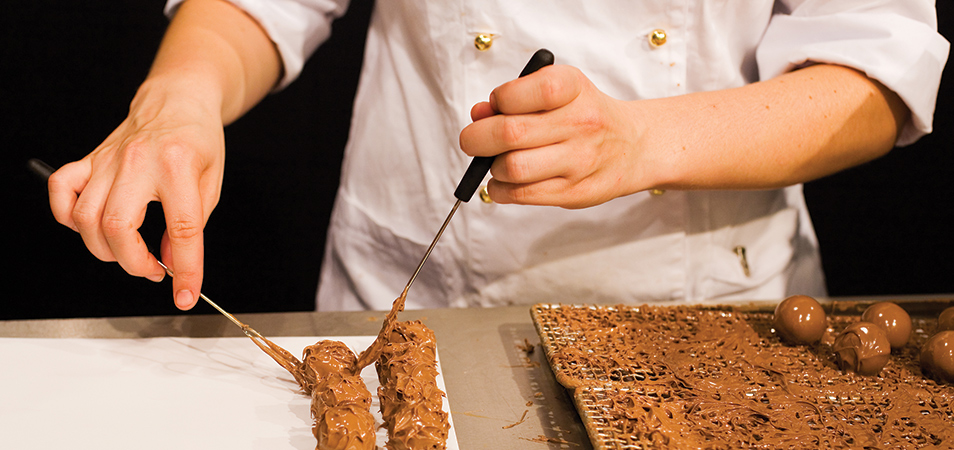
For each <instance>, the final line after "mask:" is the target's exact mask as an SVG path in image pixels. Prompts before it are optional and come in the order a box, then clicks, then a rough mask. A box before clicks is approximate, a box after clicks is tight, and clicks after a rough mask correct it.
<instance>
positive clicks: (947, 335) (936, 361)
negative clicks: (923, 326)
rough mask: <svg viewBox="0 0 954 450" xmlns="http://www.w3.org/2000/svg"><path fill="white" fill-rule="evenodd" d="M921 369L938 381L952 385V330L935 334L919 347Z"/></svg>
mask: <svg viewBox="0 0 954 450" xmlns="http://www.w3.org/2000/svg"><path fill="white" fill-rule="evenodd" d="M921 369H922V370H924V371H925V372H927V373H929V374H931V375H932V376H933V377H934V378H937V379H938V380H940V381H946V382H948V383H954V330H946V331H941V332H940V333H936V334H935V335H934V336H931V338H930V339H928V340H927V342H925V343H924V345H923V346H921Z"/></svg>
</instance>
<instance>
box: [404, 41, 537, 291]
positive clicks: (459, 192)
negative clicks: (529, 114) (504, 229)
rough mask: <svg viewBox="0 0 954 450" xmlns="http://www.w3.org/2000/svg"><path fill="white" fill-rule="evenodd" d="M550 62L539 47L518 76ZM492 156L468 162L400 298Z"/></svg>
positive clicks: (469, 197) (478, 157)
mask: <svg viewBox="0 0 954 450" xmlns="http://www.w3.org/2000/svg"><path fill="white" fill-rule="evenodd" d="M552 64H553V53H551V52H550V51H549V50H547V49H545V48H541V49H540V50H537V51H536V52H534V54H533V56H531V57H530V61H529V62H528V63H527V65H526V66H525V67H524V68H523V71H521V72H520V76H519V77H518V78H522V77H525V76H527V75H530V74H531V73H534V72H536V71H538V70H540V69H542V68H544V67H546V66H549V65H552ZM494 158H496V157H495V156H475V157H474V159H473V160H472V161H471V162H470V165H469V166H468V167H467V172H465V173H464V176H463V178H461V180H460V183H458V184H457V189H456V190H455V191H454V197H457V201H456V202H454V207H453V208H451V210H450V213H449V214H447V218H446V219H444V224H443V225H441V228H440V230H437V235H436V236H434V240H433V241H432V242H431V245H430V247H428V248H427V251H426V252H424V258H423V259H421V262H420V264H418V265H417V269H415V270H414V274H413V275H411V279H410V280H408V282H407V286H405V287H404V292H403V293H401V297H400V298H405V297H407V291H408V290H409V289H411V284H412V283H414V279H416V278H417V274H418V273H420V272H421V268H422V267H424V263H425V262H427V257H428V256H430V255H431V250H434V246H435V245H437V241H438V240H439V239H440V238H441V235H442V234H444V229H445V228H447V224H449V223H450V221H451V218H453V217H454V213H455V212H457V208H459V207H460V204H461V202H469V201H470V199H471V198H473V197H474V193H475V192H477V187H478V186H480V182H481V181H483V180H484V176H485V175H487V172H489V171H490V166H491V165H493V163H494Z"/></svg>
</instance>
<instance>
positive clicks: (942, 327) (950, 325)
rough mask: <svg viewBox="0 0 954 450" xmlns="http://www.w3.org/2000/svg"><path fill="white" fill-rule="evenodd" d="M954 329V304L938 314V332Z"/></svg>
mask: <svg viewBox="0 0 954 450" xmlns="http://www.w3.org/2000/svg"><path fill="white" fill-rule="evenodd" d="M948 330H954V306H952V307H950V308H947V309H945V310H944V311H941V315H940V316H937V332H938V333H939V332H941V331H948Z"/></svg>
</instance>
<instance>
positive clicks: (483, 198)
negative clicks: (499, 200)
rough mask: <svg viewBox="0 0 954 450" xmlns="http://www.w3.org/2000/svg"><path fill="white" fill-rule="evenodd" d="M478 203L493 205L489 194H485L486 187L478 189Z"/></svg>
mask: <svg viewBox="0 0 954 450" xmlns="http://www.w3.org/2000/svg"><path fill="white" fill-rule="evenodd" d="M480 201H482V202H484V203H493V202H494V201H493V200H491V199H490V193H489V192H487V186H486V185H484V186H481V187H480Z"/></svg>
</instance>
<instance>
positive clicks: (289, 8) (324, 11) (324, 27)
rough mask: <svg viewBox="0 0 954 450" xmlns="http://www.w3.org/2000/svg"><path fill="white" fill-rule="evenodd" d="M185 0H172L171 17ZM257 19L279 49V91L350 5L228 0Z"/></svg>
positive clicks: (318, 0) (330, 0)
mask: <svg viewBox="0 0 954 450" xmlns="http://www.w3.org/2000/svg"><path fill="white" fill-rule="evenodd" d="M184 1H185V0H169V1H168V2H167V3H166V8H165V13H166V15H167V16H169V17H172V16H173V15H174V14H175V12H176V10H177V9H178V8H179V5H180V4H182V2H184ZM228 1H229V3H232V4H233V5H235V6H237V7H239V8H241V9H242V10H244V11H245V12H246V13H247V14H248V15H249V16H251V17H252V18H253V19H255V20H256V21H258V23H259V25H261V27H262V28H263V29H264V30H265V32H266V33H267V34H268V37H269V39H271V41H272V43H273V44H274V45H275V48H276V49H278V53H279V55H280V56H281V59H282V66H283V68H284V71H283V75H282V79H281V80H279V83H278V85H277V87H276V90H278V89H281V88H284V87H285V86H287V85H288V84H289V83H291V82H292V81H294V80H295V78H297V77H298V75H299V74H300V73H301V69H302V67H303V66H304V65H305V60H307V59H308V57H310V56H311V54H312V53H314V51H315V49H316V48H318V46H319V45H321V43H323V42H324V41H325V40H327V39H328V36H330V35H331V23H332V21H334V20H335V19H336V18H338V17H341V16H342V15H343V14H344V13H345V11H346V10H347V8H348V0H228Z"/></svg>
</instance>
